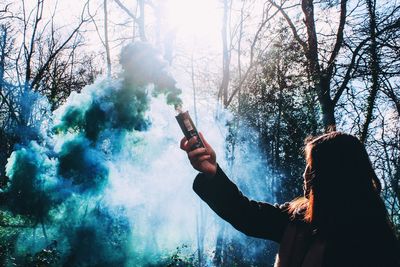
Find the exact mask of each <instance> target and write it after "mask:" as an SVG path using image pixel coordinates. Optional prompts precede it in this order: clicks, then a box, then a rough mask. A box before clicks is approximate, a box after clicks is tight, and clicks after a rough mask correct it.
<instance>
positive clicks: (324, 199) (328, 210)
mask: <svg viewBox="0 0 400 267" xmlns="http://www.w3.org/2000/svg"><path fill="white" fill-rule="evenodd" d="M304 152H305V158H306V163H307V170H306V177H305V182H304V183H305V188H306V190H305V191H307V192H309V193H308V194H306V198H300V199H296V200H294V201H292V203H291V205H290V206H289V211H290V212H292V214H295V213H298V212H299V210H303V214H304V215H303V216H304V217H303V218H304V220H305V221H307V222H311V223H314V224H320V225H321V224H322V225H325V224H327V223H344V222H346V221H349V220H356V219H360V218H361V217H362V216H364V215H365V214H371V211H373V213H372V214H371V216H373V217H376V215H377V214H378V213H379V214H380V215H379V216H383V217H387V211H386V208H385V206H384V203H383V201H382V199H381V198H380V196H379V192H380V190H381V184H380V182H379V179H378V177H377V176H376V174H375V171H374V169H373V167H372V164H371V161H370V159H369V157H368V153H367V151H366V149H365V147H364V145H363V144H362V143H361V142H360V141H359V140H358V139H357V138H356V137H355V136H352V135H349V134H345V133H341V132H330V133H327V134H324V135H322V136H319V137H316V138H313V139H309V140H307V141H306V145H305V149H304ZM366 207H368V211H367V210H366ZM379 216H378V217H379Z"/></svg>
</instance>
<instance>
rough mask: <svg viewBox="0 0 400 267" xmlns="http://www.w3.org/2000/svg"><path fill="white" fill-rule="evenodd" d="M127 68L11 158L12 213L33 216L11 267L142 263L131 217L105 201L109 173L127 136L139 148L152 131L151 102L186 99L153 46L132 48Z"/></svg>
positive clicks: (75, 96)
mask: <svg viewBox="0 0 400 267" xmlns="http://www.w3.org/2000/svg"><path fill="white" fill-rule="evenodd" d="M120 62H121V65H122V69H123V71H122V73H121V74H120V75H119V76H118V78H115V79H111V78H104V79H100V80H98V81H96V82H95V83H94V84H92V85H89V86H86V87H85V88H83V89H82V91H81V93H75V92H74V93H72V94H71V96H70V97H69V98H68V99H67V102H66V103H65V104H64V105H63V106H61V107H60V108H59V109H58V110H57V111H55V114H54V116H53V118H45V120H46V122H47V123H48V124H50V122H53V121H54V125H49V127H50V128H51V129H52V131H49V132H50V135H49V136H44V137H43V138H41V141H40V142H39V141H38V142H30V143H29V144H28V145H21V146H20V147H19V148H18V149H16V150H15V151H14V152H13V154H12V156H11V157H10V158H9V160H8V165H7V176H8V177H9V178H10V181H9V183H8V185H7V187H6V189H5V194H6V195H7V199H8V201H7V203H6V208H7V209H8V210H9V212H12V213H13V214H15V216H17V215H18V216H24V217H26V218H27V219H26V220H23V221H24V222H27V224H26V225H25V226H24V227H26V228H23V229H22V230H19V231H18V234H16V235H17V236H18V240H17V241H16V243H15V244H13V245H10V249H9V251H13V250H14V248H13V246H15V250H14V252H13V254H12V257H11V256H10V258H9V261H8V264H10V265H11V264H15V265H17V266H24V265H27V266H29V265H38V264H39V265H41V264H42V263H43V262H44V263H46V262H47V265H43V266H124V265H125V264H127V262H135V259H134V258H132V256H130V255H134V253H133V251H134V250H135V248H133V247H132V244H134V243H135V242H133V241H132V230H131V229H132V225H130V220H128V216H127V215H126V213H125V211H124V209H123V208H115V207H113V208H110V207H108V206H107V204H106V203H105V202H104V201H103V198H104V194H105V192H106V190H107V188H108V186H109V179H110V177H109V175H110V169H109V168H110V166H113V165H117V164H118V162H116V161H117V159H118V155H119V153H120V152H121V150H122V148H124V146H125V145H126V143H128V142H127V141H126V140H127V138H128V139H129V140H135V142H140V134H139V132H144V131H147V130H149V128H150V126H151V121H150V119H149V116H148V114H147V112H148V110H149V105H150V100H151V97H152V96H156V95H159V94H164V95H165V99H166V101H167V104H170V105H179V104H181V102H182V101H181V99H180V98H179V94H180V93H181V91H180V89H178V88H176V86H175V85H176V82H175V80H174V79H173V78H172V76H171V75H170V74H169V73H168V70H167V67H168V66H167V64H166V63H165V61H164V60H163V59H162V58H161V57H160V56H159V54H158V53H157V51H156V50H155V49H153V48H152V47H151V46H150V45H148V44H146V43H135V44H130V45H128V46H126V47H125V48H124V49H123V50H122V53H121V60H120ZM21 101H23V99H21ZM41 104H43V103H41ZM37 128H38V129H40V128H41V127H37ZM32 129H33V128H32ZM30 136H31V135H30ZM136 136H138V137H136ZM136 156H137V157H140V155H136ZM133 157H135V155H133ZM29 222H32V223H31V224H29ZM32 232H33V233H34V234H33V235H32ZM0 238H1V237H0ZM136 242H137V241H136ZM9 253H12V252H9ZM28 254H29V255H28ZM12 259H13V260H12ZM44 263H43V264H44Z"/></svg>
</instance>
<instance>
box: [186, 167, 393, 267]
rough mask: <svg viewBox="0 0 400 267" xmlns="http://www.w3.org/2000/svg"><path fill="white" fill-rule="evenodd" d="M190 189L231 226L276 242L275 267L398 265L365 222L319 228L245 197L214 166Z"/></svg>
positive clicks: (276, 208)
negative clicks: (336, 228) (327, 229)
mask: <svg viewBox="0 0 400 267" xmlns="http://www.w3.org/2000/svg"><path fill="white" fill-rule="evenodd" d="M193 190H194V191H195V192H196V193H197V194H198V195H199V196H200V198H201V199H203V200H204V201H205V202H206V203H207V204H208V205H209V206H210V208H211V209H213V210H214V211H215V212H216V213H217V214H218V215H219V216H220V217H221V218H223V219H224V220H226V221H227V222H229V223H230V224H232V226H233V227H235V228H236V229H237V230H239V231H241V232H243V233H244V234H246V235H248V236H253V237H258V238H263V239H269V240H273V241H275V242H278V243H280V248H279V252H278V255H277V259H276V262H275V266H279V267H321V266H323V267H328V266H329V267H336V266H337V267H341V266H349V267H350V266H351V267H357V266H359V267H369V266H371V267H372V266H377V267H394V266H396V267H398V266H400V265H399V264H398V261H397V262H396V259H394V256H393V254H394V252H393V251H395V250H396V249H397V248H396V249H395V248H393V247H392V246H390V247H387V245H386V244H382V242H381V239H380V237H379V236H380V233H375V234H374V233H369V232H368V231H370V230H371V229H368V226H365V225H364V226H359V227H358V228H355V227H352V226H349V225H346V226H345V227H343V228H340V231H335V233H330V234H328V233H324V232H323V231H320V230H319V229H317V228H315V227H313V226H312V225H310V224H309V223H306V222H305V221H304V220H302V216H301V214H299V216H291V215H290V214H289V212H288V210H287V205H280V206H279V205H271V204H269V203H262V202H256V201H253V200H249V199H248V198H247V197H245V196H244V195H243V194H242V193H241V192H240V191H239V189H238V188H237V186H236V185H235V184H234V183H233V182H231V181H230V180H229V178H228V177H227V176H226V175H225V173H224V172H223V171H222V170H221V168H220V167H219V166H218V169H217V174H216V175H215V176H208V175H205V174H201V173H200V174H199V175H197V177H196V179H195V181H194V183H193ZM364 228H366V229H364ZM359 229H361V230H360V231H358V230H359ZM370 232H371V231H370ZM358 233H366V234H364V235H363V234H358ZM328 240H329V241H328ZM379 242H381V243H379Z"/></svg>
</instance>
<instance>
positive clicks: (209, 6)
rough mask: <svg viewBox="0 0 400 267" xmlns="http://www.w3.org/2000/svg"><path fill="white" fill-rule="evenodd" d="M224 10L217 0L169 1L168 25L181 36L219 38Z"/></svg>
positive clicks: (167, 11)
mask: <svg viewBox="0 0 400 267" xmlns="http://www.w3.org/2000/svg"><path fill="white" fill-rule="evenodd" d="M221 12H222V10H221V7H220V5H218V1H216V0H202V1H198V0H167V3H166V5H165V14H166V19H167V24H168V26H169V27H170V28H172V29H176V30H177V31H178V32H179V33H180V34H184V35H192V36H195V37H203V36H208V38H219V32H220V28H221V27H220V25H221V22H220V20H221V18H222V13H221Z"/></svg>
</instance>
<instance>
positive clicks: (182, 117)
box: [175, 111, 205, 149]
mask: <svg viewBox="0 0 400 267" xmlns="http://www.w3.org/2000/svg"><path fill="white" fill-rule="evenodd" d="M175 118H176V120H177V121H178V123H179V126H180V127H181V129H182V132H183V134H184V135H185V137H186V139H187V140H189V139H190V138H192V137H194V136H196V137H197V142H196V143H195V144H194V145H193V146H192V149H195V148H200V147H205V146H204V144H203V141H202V140H201V138H200V136H199V133H198V132H197V129H196V126H194V123H193V121H192V118H191V117H190V115H189V112H188V111H185V112H182V111H179V114H178V115H177V116H175Z"/></svg>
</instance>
